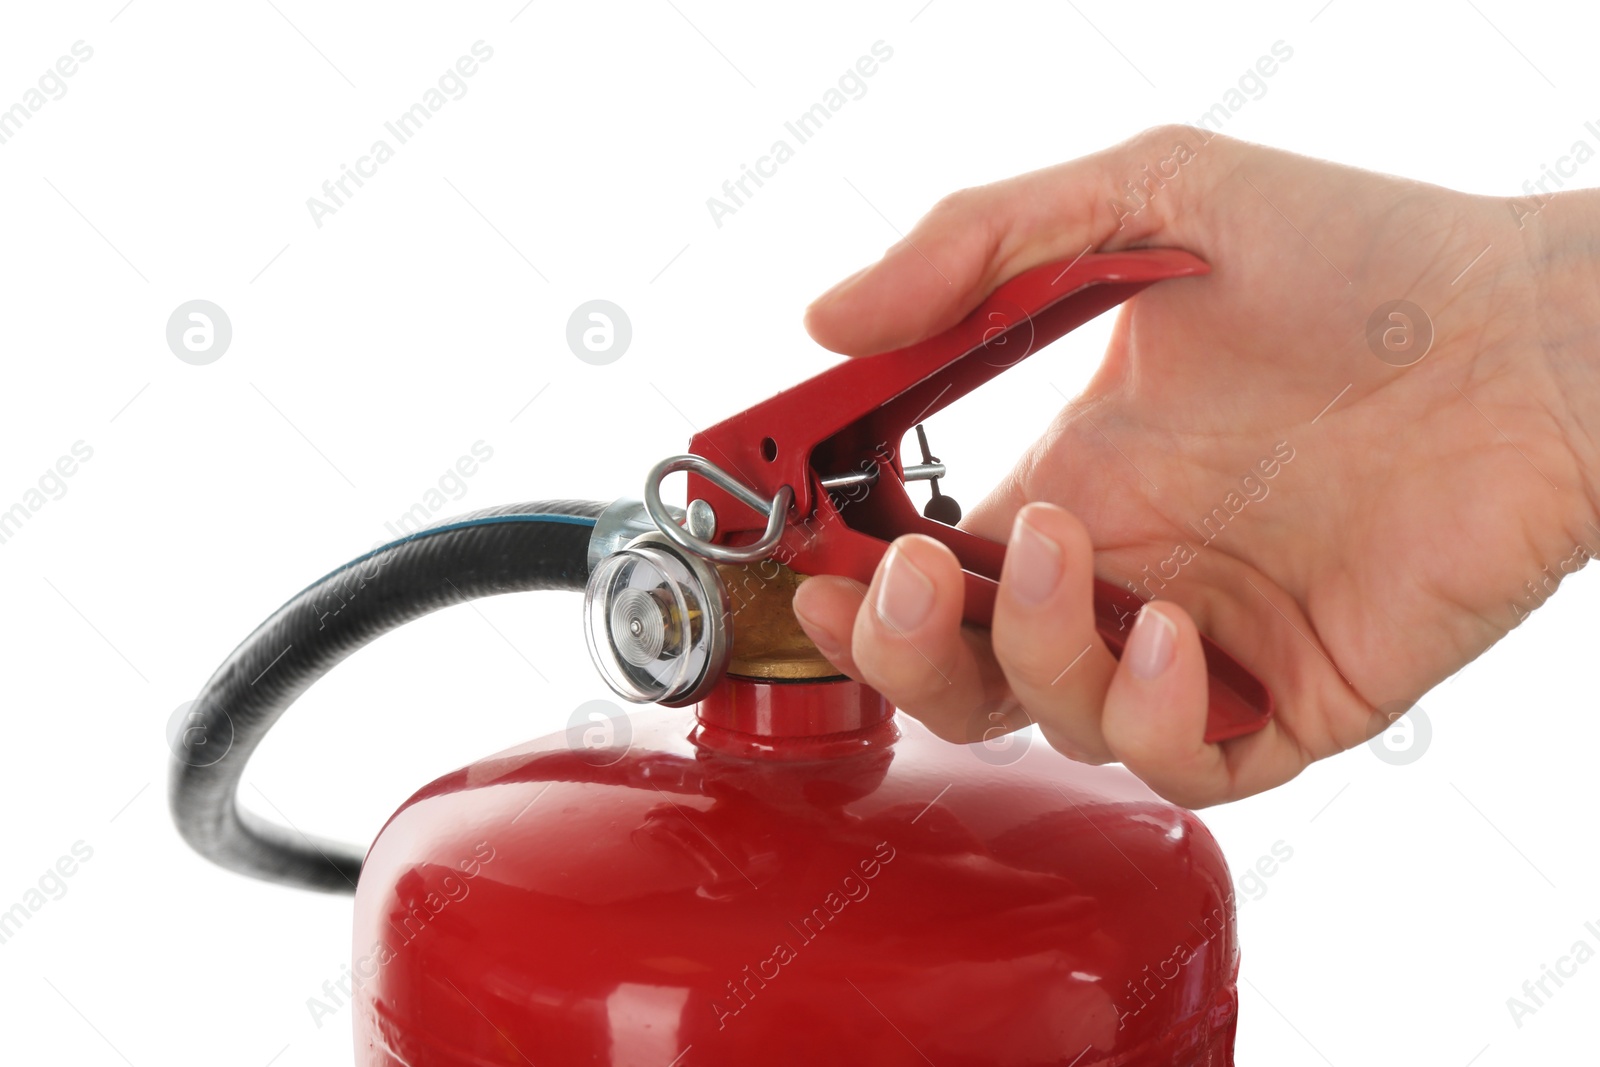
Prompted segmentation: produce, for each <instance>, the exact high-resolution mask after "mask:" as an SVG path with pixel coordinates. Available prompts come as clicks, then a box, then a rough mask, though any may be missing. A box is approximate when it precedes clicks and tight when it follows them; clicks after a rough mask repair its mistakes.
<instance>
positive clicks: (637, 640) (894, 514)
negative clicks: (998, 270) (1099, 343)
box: [589, 249, 1273, 742]
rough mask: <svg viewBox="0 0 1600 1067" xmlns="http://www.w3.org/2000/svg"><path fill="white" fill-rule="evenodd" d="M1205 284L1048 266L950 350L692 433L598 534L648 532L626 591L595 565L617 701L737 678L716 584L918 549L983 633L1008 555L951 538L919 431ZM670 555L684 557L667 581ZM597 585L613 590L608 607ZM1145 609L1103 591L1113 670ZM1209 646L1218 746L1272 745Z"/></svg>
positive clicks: (1191, 266) (792, 393) (1152, 273)
mask: <svg viewBox="0 0 1600 1067" xmlns="http://www.w3.org/2000/svg"><path fill="white" fill-rule="evenodd" d="M1208 270H1209V268H1208V267H1207V266H1206V264H1205V263H1204V262H1203V261H1201V260H1199V259H1197V258H1196V257H1194V256H1193V255H1190V254H1189V253H1187V252H1183V251H1179V250H1177V249H1139V250H1130V251H1123V252H1108V253H1086V254H1082V255H1079V256H1078V257H1077V258H1075V259H1073V260H1071V261H1070V262H1062V263H1049V264H1045V265H1043V266H1039V267H1035V268H1033V269H1031V270H1028V271H1024V272H1023V273H1022V274H1019V275H1017V276H1016V277H1015V278H1012V279H1011V280H1010V281H1008V282H1006V283H1005V284H1003V285H1001V286H1000V287H999V288H998V289H996V290H995V292H994V293H993V294H991V295H990V296H989V297H988V299H986V300H984V301H983V303H981V304H979V305H978V307H977V308H975V309H974V310H973V311H972V312H971V313H970V314H968V315H967V317H966V318H964V319H962V320H961V322H959V323H957V324H956V325H955V326H953V327H952V328H950V329H949V330H947V331H945V332H944V333H941V334H938V335H935V336H933V337H929V338H926V339H924V340H922V341H919V342H917V343H915V344H913V345H909V346H907V347H905V348H901V349H897V350H895V351H892V352H884V353H881V354H879V355H875V356H869V357H866V358H863V359H850V360H845V361H844V362H842V363H839V364H837V365H835V366H833V367H830V368H828V369H827V370H825V371H823V372H822V373H820V374H818V375H816V376H814V377H812V378H811V379H809V380H807V381H804V382H801V383H800V384H798V385H795V386H793V387H791V388H789V389H786V390H784V391H783V392H781V393H778V394H777V395H776V396H773V397H771V398H770V399H767V400H765V401H762V402H761V403H759V404H756V405H755V406H753V407H751V408H748V409H746V410H745V411H742V412H740V413H739V414H737V415H734V416H732V417H731V418H729V419H726V420H724V421H723V422H721V423H718V424H717V425H715V426H711V427H709V428H707V429H705V430H702V431H700V432H699V433H696V434H695V435H694V437H693V438H692V439H691V440H690V442H689V451H688V453H686V454H684V455H680V456H673V457H670V458H669V459H666V460H663V461H662V462H661V463H658V464H656V466H655V467H653V468H652V469H651V471H650V475H649V477H648V479H647V480H646V484H645V490H644V502H643V504H642V505H638V504H635V505H634V506H635V508H638V509H641V510H643V511H644V512H645V513H646V514H647V515H648V520H647V521H645V522H640V521H637V520H639V519H643V518H644V517H643V516H639V515H638V514H637V511H636V512H635V513H634V516H635V518H634V519H632V520H629V521H628V522H627V523H622V524H606V523H605V519H604V517H603V518H602V524H604V525H605V528H606V529H607V531H608V536H609V537H610V538H611V540H609V541H607V542H606V545H607V546H608V547H607V550H608V551H609V550H610V546H611V545H613V544H614V543H615V542H616V540H617V538H618V537H620V533H621V531H623V530H629V531H633V530H638V529H640V528H641V527H642V528H644V529H646V530H648V533H646V534H645V536H644V537H642V538H638V539H637V540H635V541H631V542H629V543H627V545H626V547H620V548H618V550H617V551H616V552H615V556H618V557H631V556H633V555H635V554H638V556H639V557H640V558H638V559H635V560H633V562H632V564H631V567H632V569H631V570H629V571H628V578H627V580H626V582H624V581H623V576H622V574H621V571H620V570H619V569H618V568H620V567H621V566H622V564H621V563H618V564H615V565H613V564H612V563H611V560H612V558H613V557H611V556H606V557H604V558H603V559H602V560H601V561H600V562H599V563H598V564H596V563H595V562H594V559H593V558H591V566H593V567H594V571H593V578H592V579H591V581H590V596H589V600H590V601H592V602H594V609H593V610H592V611H591V616H590V617H591V625H590V627H589V632H590V634H591V648H595V649H597V650H604V652H605V655H606V656H609V657H610V658H611V659H612V660H613V663H612V665H611V666H607V665H606V664H605V663H602V670H603V671H605V672H606V673H607V677H608V679H609V678H612V677H613V676H614V675H615V676H617V677H619V678H622V679H623V680H624V684H623V685H621V686H618V687H617V691H618V692H619V693H620V694H622V695H623V696H625V697H628V698H629V699H633V700H657V701H659V702H662V703H672V704H681V703H687V702H689V701H690V700H692V699H694V698H695V695H696V694H698V693H702V692H704V691H705V689H706V688H707V687H708V686H709V685H710V684H711V683H712V682H714V681H715V680H716V678H717V677H720V675H721V672H722V671H723V670H725V669H726V656H725V655H724V656H723V660H722V662H719V661H718V657H717V650H718V649H719V648H723V649H725V648H726V644H727V635H726V633H723V634H722V636H721V638H718V636H717V632H716V627H714V626H713V624H712V621H711V620H710V619H709V618H704V617H703V616H704V614H705V613H707V612H714V611H716V610H717V604H718V602H719V598H723V599H725V598H726V596H727V589H726V587H725V585H724V584H723V580H722V576H721V575H719V573H718V568H719V567H720V568H729V567H736V566H740V565H744V566H749V565H754V564H759V565H761V566H762V567H764V568H773V567H779V566H781V567H782V568H784V569H785V570H787V571H788V572H789V575H790V577H793V576H797V575H798V576H804V575H821V574H834V575H843V576H845V577H848V578H853V579H855V580H856V581H859V582H862V583H867V582H870V581H871V580H872V577H873V574H874V572H875V571H876V569H877V566H878V564H879V562H880V561H881V560H882V559H883V557H884V555H885V554H886V553H887V552H888V549H889V545H890V543H891V542H892V541H893V540H894V539H895V538H897V537H900V536H901V535H904V534H908V533H919V534H923V535H926V536H928V537H931V538H933V539H935V540H937V541H940V542H941V543H943V544H944V545H945V546H946V547H947V548H949V549H950V551H951V552H952V553H953V554H954V555H955V557H956V559H957V561H958V562H959V563H960V565H961V569H962V580H963V584H964V596H963V620H964V621H965V622H967V623H968V624H971V625H975V626H988V625H989V624H990V622H991V620H992V618H993V612H994V603H995V592H996V589H997V588H998V583H999V578H1000V572H1001V567H1002V565H1003V563H1004V560H1005V545H1003V544H1001V543H998V542H995V541H990V540H988V539H987V538H983V537H978V536H977V535H975V534H973V533H970V532H968V531H966V530H963V529H961V528H960V527H959V526H957V525H956V524H957V523H958V522H959V521H960V519H961V508H960V506H959V505H958V504H957V503H956V502H955V501H954V500H953V499H951V498H950V497H949V496H946V495H944V493H943V492H941V489H940V486H939V480H940V479H941V478H943V477H944V476H945V473H946V471H945V466H944V464H943V463H942V462H940V460H939V459H938V457H936V456H934V455H933V454H932V452H931V450H930V448H929V445H928V436H927V432H926V430H925V428H924V425H923V423H924V421H925V420H926V419H928V418H929V417H930V416H932V415H935V414H937V413H938V412H940V411H942V410H944V409H945V408H947V407H948V406H949V405H950V404H952V403H954V402H955V401H957V400H959V399H960V398H961V397H963V396H965V395H966V394H968V393H970V392H971V391H972V390H974V389H976V388H978V387H979V386H981V385H983V384H984V383H986V382H988V381H991V380H993V379H994V378H995V377H997V376H998V375H999V374H1001V373H1002V372H1004V371H1005V370H1007V369H1009V368H1011V367H1014V366H1016V365H1017V364H1018V363H1020V362H1021V361H1022V360H1024V359H1027V358H1029V357H1030V356H1032V355H1033V354H1034V353H1036V352H1037V351H1038V350H1039V349H1041V348H1043V347H1045V346H1046V345H1048V344H1050V343H1051V342H1053V341H1055V340H1057V339H1058V338H1060V337H1062V336H1064V335H1065V334H1067V333H1068V332H1069V331H1071V330H1073V329H1075V328H1076V327H1078V326H1080V325H1082V324H1083V323H1085V322H1088V321H1089V320H1090V319H1093V318H1095V317H1096V316H1098V315H1100V314H1101V313H1103V312H1105V311H1107V310H1109V309H1111V308H1113V307H1116V306H1117V305H1118V304H1121V303H1122V302H1123V301H1125V300H1128V299H1129V298H1130V297H1133V296H1135V295H1136V294H1138V293H1139V292H1141V291H1142V290H1144V289H1145V288H1147V287H1148V286H1150V285H1152V284H1154V283H1156V282H1160V281H1164V280H1169V279H1182V278H1187V277H1193V276H1197V275H1202V274H1205V273H1206V272H1207V271H1208ZM912 432H915V434H916V438H917V446H918V451H919V452H920V456H919V457H918V459H919V460H920V462H911V463H907V462H905V459H904V458H903V457H902V456H901V455H900V446H901V442H902V441H903V440H904V439H905V438H906V436H907V435H908V434H910V433H912ZM709 456H715V457H717V462H716V463H713V462H711V461H710V460H709V459H707V458H706V457H709ZM677 471H683V472H686V473H687V475H688V478H689V486H688V496H687V498H686V499H687V500H688V501H689V504H688V508H687V510H686V511H685V513H684V514H683V517H682V519H681V520H680V519H679V517H678V516H677V515H676V514H674V509H670V508H668V507H667V506H666V505H664V504H663V503H662V500H661V480H662V479H663V478H665V477H666V476H667V475H668V474H672V473H674V472H677ZM913 481H928V482H931V483H932V486H931V488H932V494H933V495H932V499H931V500H929V501H928V502H927V504H926V505H925V506H924V507H923V508H920V509H919V508H918V507H916V505H914V504H913V503H912V501H911V499H910V496H909V494H908V493H907V491H906V489H907V484H908V483H910V482H913ZM597 535H598V533H597ZM658 553H661V554H670V555H672V556H674V557H680V558H679V561H678V563H677V564H675V565H668V564H667V563H666V562H665V561H663V560H662V559H660V558H658V557H657V554H658ZM601 555H603V552H602V553H601ZM597 583H600V584H601V585H605V586H606V589H607V591H605V592H603V594H602V593H597ZM624 589H629V590H631V589H638V590H643V591H644V592H643V593H642V594H641V595H643V596H646V597H649V598H650V600H651V604H653V605H655V606H654V607H648V608H647V606H646V604H645V602H644V600H643V599H641V598H640V595H635V594H633V593H628V594H627V599H626V604H624V602H623V599H621V598H622V597H623V590H624ZM1143 606H1144V602H1143V601H1142V600H1141V599H1140V597H1139V596H1138V595H1137V594H1136V593H1134V592H1133V591H1132V590H1131V588H1124V587H1122V586H1119V585H1113V584H1112V583H1110V582H1107V581H1104V580H1101V579H1098V578H1097V579H1096V580H1095V582H1094V611H1095V625H1096V630H1097V632H1098V633H1099V635H1100V638H1101V640H1102V641H1103V642H1104V644H1105V646H1106V648H1107V649H1108V650H1109V651H1110V652H1111V653H1112V654H1113V655H1115V656H1120V655H1121V654H1122V649H1123V646H1124V644H1125V643H1126V641H1127V637H1128V633H1129V629H1130V627H1131V625H1132V622H1133V619H1134V618H1135V617H1136V616H1137V614H1138V612H1139V610H1140V609H1141V608H1142V607H1143ZM652 612H655V614H652ZM697 618H698V619H699V620H700V621H699V622H698V623H697V622H695V620H696V619H697ZM741 623H742V617H741ZM618 626H620V627H622V629H621V630H620V631H619V630H618V629H617V627H618ZM696 626H698V627H699V628H698V629H696V628H695V627H696ZM741 628H744V627H743V626H741ZM723 629H726V627H723ZM636 631H637V632H636ZM658 638H659V640H658ZM719 641H720V642H721V643H720V644H719ZM1202 644H1203V646H1204V650H1205V655H1206V666H1207V669H1208V672H1209V683H1210V697H1211V699H1210V710H1209V716H1208V719H1207V728H1206V739H1207V740H1208V741H1213V742H1215V741H1221V740H1225V739H1228V738H1233V737H1240V736H1243V735H1245V734H1248V733H1252V732H1254V731H1256V730H1259V729H1260V728H1261V727H1262V726H1264V725H1265V724H1266V723H1267V721H1268V720H1269V719H1270V718H1271V716H1272V714H1273V700H1272V694H1271V693H1270V692H1269V691H1268V690H1267V688H1266V687H1265V686H1264V685H1262V683H1261V682H1260V680H1259V679H1257V678H1256V677H1255V675H1253V674H1252V673H1251V672H1250V671H1249V670H1248V669H1247V668H1246V667H1245V666H1244V665H1243V664H1241V663H1239V662H1238V661H1237V660H1235V659H1234V658H1233V657H1232V656H1231V655H1229V654H1228V653H1227V652H1226V651H1224V650H1223V649H1222V648H1221V647H1219V646H1218V645H1216V644H1214V643H1213V642H1211V641H1210V640H1209V639H1207V638H1202ZM600 655H601V652H600V651H597V656H600ZM619 660H620V662H621V663H623V664H626V666H625V667H623V666H617V665H616V662H615V661H619ZM636 660H637V661H638V662H635V661H636ZM669 661H671V663H670V665H669ZM641 672H643V675H644V676H647V677H648V679H649V681H648V682H642V681H641V680H640V678H641ZM614 685H615V683H614Z"/></svg>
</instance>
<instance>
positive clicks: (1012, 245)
mask: <svg viewBox="0 0 1600 1067" xmlns="http://www.w3.org/2000/svg"><path fill="white" fill-rule="evenodd" d="M1201 136H1202V131H1198V130H1194V129H1191V128H1188V127H1176V128H1174V127H1166V128H1161V129H1155V130H1148V131H1146V132H1145V133H1142V134H1139V135H1138V136H1136V137H1134V138H1132V139H1130V140H1128V141H1124V142H1123V143H1122V144H1119V145H1116V146H1115V147H1112V148H1108V149H1105V150H1104V151H1101V152H1097V153H1095V154H1093V155H1090V156H1084V157H1083V158H1081V159H1075V160H1072V161H1070V162H1067V163H1061V164H1058V165H1056V166H1053V167H1047V168H1045V169H1044V170H1036V171H1033V172H1031V173H1028V174H1022V175H1018V176H1017V177H1015V178H1008V179H1006V180H1005V181H1000V182H995V183H993V184H991V185H982V186H977V187H975V188H972V189H963V190H962V191H960V192H958V193H955V194H953V195H951V196H948V197H946V198H945V199H943V200H941V201H939V203H938V204H937V205H935V207H934V208H933V210H932V211H930V212H929V213H928V214H927V215H926V216H924V217H923V219H922V220H921V221H920V222H918V223H917V225H916V227H915V228H913V229H912V231H911V232H910V233H909V234H907V235H906V236H905V237H904V238H903V239H901V240H900V241H899V242H898V243H896V244H895V245H893V246H892V247H891V248H890V249H889V250H888V251H887V252H885V253H884V254H883V258H882V259H881V260H879V261H878V262H877V263H875V264H873V265H871V266H869V267H867V268H865V269H863V270H861V271H858V272H857V273H855V274H853V275H851V276H850V277H849V278H846V279H845V280H844V281H842V282H840V283H839V284H838V285H836V286H834V287H833V288H832V289H830V290H828V291H827V292H826V293H824V294H823V295H822V296H820V297H818V298H817V299H816V301H815V302H813V303H812V305H811V306H810V307H809V308H808V309H807V310H806V329H807V330H808V331H809V332H810V334H811V336H812V338H813V339H815V340H816V342H817V343H818V344H820V345H822V346H823V347H824V348H828V349H832V350H833V351H835V352H842V353H844V354H846V355H852V356H867V355H872V354H873V353H876V352H885V351H888V350H890V349H894V348H901V347H904V346H905V345H908V344H911V343H913V342H915V341H920V340H921V339H922V338H924V337H927V336H930V335H932V334H935V333H939V332H940V331H942V330H946V329H949V328H950V327H951V326H954V325H955V324H956V323H958V322H960V321H961V319H962V318H963V317H964V316H965V315H966V314H967V312H969V311H971V310H972V309H973V308H974V307H976V306H977V305H978V304H979V303H980V302H981V301H982V300H983V298H984V297H986V296H988V295H989V294H990V293H991V292H993V291H994V289H995V287H996V286H998V285H1000V284H1001V283H1002V282H1004V281H1006V280H1007V279H1009V278H1011V277H1013V276H1015V275H1017V274H1020V273H1021V272H1023V271H1025V270H1027V269H1028V268H1030V267H1035V266H1038V265H1039V264H1041V263H1048V262H1050V261H1051V260H1056V259H1070V258H1072V257H1074V256H1078V255H1082V254H1084V253H1086V252H1090V251H1096V250H1101V249H1104V250H1108V251H1111V250H1116V249H1119V248H1126V247H1128V246H1130V245H1133V244H1137V243H1139V242H1141V241H1146V240H1149V239H1151V238H1153V237H1158V236H1160V235H1161V233H1162V231H1163V229H1164V228H1165V218H1164V216H1165V214H1166V212H1167V211H1169V210H1170V203H1169V202H1170V200H1171V199H1172V198H1171V197H1167V198H1162V197H1161V196H1159V195H1155V196H1152V197H1150V198H1148V199H1146V200H1140V199H1136V198H1134V197H1133V196H1132V195H1130V194H1129V192H1128V191H1127V188H1126V183H1128V182H1130V181H1137V180H1138V179H1139V177H1140V175H1141V168H1143V167H1144V166H1145V165H1146V164H1149V163H1151V162H1152V161H1154V160H1158V159H1161V158H1162V157H1163V156H1164V155H1170V154H1171V153H1172V150H1173V146H1174V144H1175V143H1177V142H1181V141H1183V139H1185V138H1187V140H1188V142H1189V143H1191V144H1193V145H1198V144H1199V143H1200V137H1201ZM1141 203H1142V204H1143V205H1144V206H1143V207H1138V206H1137V205H1139V204H1141Z"/></svg>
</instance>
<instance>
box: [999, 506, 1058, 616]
mask: <svg viewBox="0 0 1600 1067" xmlns="http://www.w3.org/2000/svg"><path fill="white" fill-rule="evenodd" d="M1006 562H1007V564H1008V565H1009V568H1010V575H1011V579H1010V582H1009V583H1008V584H1009V585H1010V587H1011V592H1012V593H1013V594H1014V595H1015V596H1016V598H1017V599H1018V600H1020V601H1022V602H1023V603H1024V604H1038V603H1040V602H1041V601H1043V600H1044V599H1045V597H1047V596H1049V595H1050V594H1051V593H1053V592H1055V590H1056V586H1057V585H1059V584H1061V549H1060V547H1059V546H1058V545H1057V544H1056V543H1055V542H1054V541H1052V540H1050V539H1049V538H1048V537H1046V536H1045V535H1044V534H1043V533H1040V532H1039V531H1038V530H1036V529H1034V527H1033V526H1031V525H1030V524H1029V523H1028V520H1027V519H1026V518H1024V517H1023V514H1022V513H1021V512H1019V513H1018V514H1017V521H1016V522H1015V523H1014V524H1013V525H1012V527H1011V543H1010V544H1009V545H1007V546H1006Z"/></svg>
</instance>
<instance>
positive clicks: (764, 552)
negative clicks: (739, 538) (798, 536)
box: [644, 454, 794, 563]
mask: <svg viewBox="0 0 1600 1067" xmlns="http://www.w3.org/2000/svg"><path fill="white" fill-rule="evenodd" d="M678 471H693V472H694V473H696V474H698V475H700V476H701V477H702V478H705V479H706V480H707V481H709V482H711V483H712V484H713V485H715V486H717V487H718V488H719V489H723V490H726V491H727V492H728V493H731V494H732V495H733V496H734V497H735V498H736V499H738V500H739V501H740V502H742V503H744V504H746V505H748V506H749V507H750V509H751V510H752V511H756V512H759V513H761V514H763V515H765V516H766V517H767V529H766V532H764V533H763V534H762V535H761V539H760V540H758V541H756V542H754V543H752V544H748V545H739V546H737V547H735V546H731V545H714V544H711V543H710V542H708V541H705V540H703V539H702V538H699V537H696V536H695V535H694V534H692V533H690V532H689V531H688V530H686V529H684V528H683V527H682V526H679V525H678V522H677V520H676V519H674V518H673V517H672V515H671V513H670V512H668V511H667V507H666V505H665V504H663V503H662V502H661V482H662V480H663V479H664V478H666V476H667V475H669V474H675V473H676V472H678ZM793 499H794V490H793V489H791V488H790V487H789V486H787V485H786V486H783V487H782V488H780V489H779V490H778V492H777V494H776V495H775V496H773V498H772V499H771V500H770V501H769V500H763V499H762V498H761V497H760V496H758V495H756V492H755V490H753V489H751V488H750V487H749V486H747V485H745V484H744V483H743V482H740V481H739V480H737V479H736V478H734V477H733V475H731V474H729V473H728V472H727V471H725V470H723V469H722V468H721V467H719V466H717V465H716V464H715V463H712V462H711V461H710V460H708V459H705V458H703V457H701V456H696V455H688V454H686V455H682V456H669V457H667V458H666V459H664V460H662V461H661V462H660V463H657V464H656V465H655V466H654V467H652V468H650V475H649V477H648V478H646V479H645V483H644V507H645V511H646V512H648V513H649V515H650V519H651V521H653V522H654V523H655V524H656V527H657V528H658V529H659V530H660V531H661V533H662V534H663V535H664V536H665V537H666V538H667V539H668V540H670V541H671V542H672V543H673V544H675V545H677V546H678V547H679V548H681V549H683V550H684V551H686V552H693V553H694V554H695V555H697V556H703V557H705V558H706V559H709V560H712V561H714V562H717V563H754V562H756V561H757V560H762V559H766V558H767V557H768V556H770V555H772V552H773V550H774V549H776V548H777V547H778V542H779V541H781V540H782V539H783V526H784V523H785V521H786V520H787V516H788V512H789V504H790V502H791V501H792V500H793Z"/></svg>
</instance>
